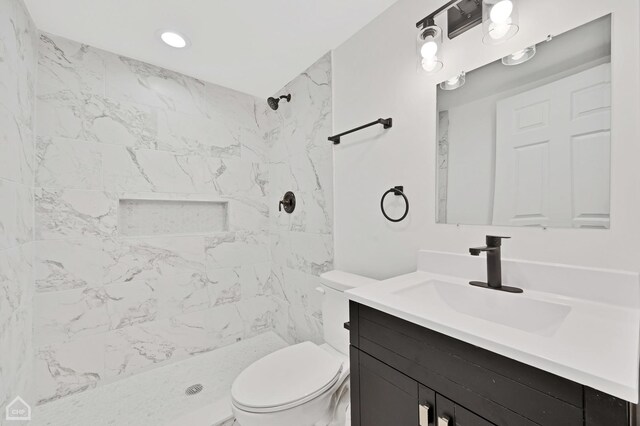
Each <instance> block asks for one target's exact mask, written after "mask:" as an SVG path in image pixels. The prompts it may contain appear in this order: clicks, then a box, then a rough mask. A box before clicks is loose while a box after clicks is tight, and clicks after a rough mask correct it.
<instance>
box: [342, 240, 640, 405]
mask: <svg viewBox="0 0 640 426" xmlns="http://www.w3.org/2000/svg"><path fill="white" fill-rule="evenodd" d="M421 256H422V257H423V258H422V259H421V261H419V264H420V265H421V269H428V268H429V264H430V263H431V264H432V265H436V264H437V267H434V268H432V269H435V270H436V271H437V272H440V273H434V272H427V271H424V270H422V271H418V272H414V273H410V274H407V275H402V276H399V277H396V278H391V279H388V280H384V281H379V282H377V283H374V284H371V285H367V286H363V287H359V288H356V289H353V290H350V291H348V292H347V294H348V297H349V298H350V299H351V300H353V301H356V302H358V303H361V304H364V305H367V306H370V307H372V308H374V309H377V310H380V311H382V312H386V313H388V314H390V315H393V316H396V317H398V318H402V319H404V320H407V321H410V322H412V323H415V324H418V325H421V326H423V327H426V328H429V329H431V330H435V331H437V332H440V333H443V334H445V335H448V336H450V337H453V338H456V339H459V340H462V341H465V342H468V343H471V344H473V345H476V346H479V347H482V348H484V349H487V350H490V351H492V352H495V353H498V354H501V355H504V356H506V357H509V358H512V359H515V360H518V361H521V362H523V363H525V364H529V365H532V366H534V367H537V368H540V369H542V370H546V371H549V372H551V373H554V374H557V375H558V376H561V377H565V378H567V379H569V380H573V381H575V382H578V383H581V384H584V385H586V386H590V387H592V388H594V389H598V390H600V391H603V392H606V393H608V394H611V395H614V396H616V397H619V398H622V399H624V400H627V401H630V402H633V403H637V402H638V363H639V348H640V309H639V306H640V297H639V296H638V288H637V287H638V276H637V274H633V273H626V272H617V271H603V270H589V269H585V268H576V274H577V275H576V278H580V282H579V283H578V284H577V285H576V284H575V283H570V284H568V285H567V286H568V287H562V283H563V282H565V281H568V277H571V272H572V270H573V269H574V268H571V267H566V266H564V265H547V264H536V263H532V262H518V261H505V262H504V264H503V277H505V278H504V279H503V283H504V284H505V285H514V286H518V287H522V288H524V289H525V292H524V293H522V294H509V293H504V292H497V291H494V290H487V289H483V288H477V287H472V286H470V285H468V281H469V280H470V279H476V280H477V279H480V280H484V278H485V277H484V275H479V276H478V275H473V276H468V277H467V276H466V275H465V274H477V273H478V272H479V271H481V270H482V269H483V268H482V267H483V266H484V259H481V260H482V263H478V262H477V260H467V259H468V258H470V256H465V257H462V256H461V255H454V254H451V255H449V254H444V253H436V252H421ZM425 259H426V260H425ZM443 259H444V260H445V261H444V262H443ZM475 259H478V258H475ZM458 261H461V262H462V264H458ZM447 263H449V264H450V265H452V267H454V268H455V274H454V273H453V272H452V275H458V276H452V275H449V274H446V275H444V274H442V273H441V272H443V271H444V272H449V271H447V268H446V267H443V264H444V265H446V264H447ZM554 268H556V269H557V270H555V269H554ZM451 271H454V269H451ZM540 271H542V272H543V274H541V275H540V276H544V278H545V280H546V282H545V283H544V284H543V285H541V286H537V285H535V284H532V281H535V279H532V276H535V275H536V274H537V273H538V272H540ZM581 274H582V275H581ZM602 274H604V275H605V276H608V279H607V281H605V282H600V283H599V286H600V288H601V290H600V291H602V292H616V291H618V292H623V293H624V292H628V294H626V295H625V294H622V295H621V296H622V297H620V298H616V297H611V296H608V297H605V296H603V297H600V298H598V291H599V290H598V289H597V288H593V287H594V286H597V285H598V282H597V280H595V279H590V278H588V277H592V278H602V277H601V275H602ZM460 275H462V276H464V278H463V277H461V276H460ZM505 279H507V281H505ZM508 279H510V280H511V281H508ZM555 279H557V280H558V282H557V283H554V284H555V285H556V286H557V287H558V288H559V293H560V294H558V293H556V292H554V293H551V292H548V291H539V290H538V287H542V288H545V289H547V288H548V287H549V285H550V284H549V281H551V282H553V281H554V280H555ZM433 281H443V282H446V283H447V284H446V285H453V286H454V287H453V290H455V291H454V292H453V294H456V295H458V294H462V295H463V297H465V298H467V299H468V300H467V301H466V302H465V303H467V304H469V303H473V302H472V301H475V300H485V301H486V300H488V299H487V298H488V297H492V298H493V297H495V298H502V299H500V301H501V303H503V306H504V303H505V302H506V303H508V302H509V301H510V300H513V299H504V298H526V299H527V300H529V301H533V302H531V303H533V304H534V306H535V304H536V303H538V302H543V303H552V304H557V305H563V306H568V307H570V311H569V313H568V314H566V317H564V318H563V319H562V320H561V321H560V322H559V325H557V326H556V327H551V329H548V330H546V331H544V332H542V333H541V332H532V331H524V330H522V329H518V328H514V327H511V326H509V325H506V324H501V323H499V322H495V321H489V320H485V319H481V318H478V317H476V316H473V315H469V314H466V313H461V312H460V309H454V308H453V307H452V306H451V304H450V303H447V301H446V300H444V299H446V298H443V297H441V296H439V294H438V292H437V291H435V290H428V288H427V289H426V290H424V291H423V292H422V293H421V296H422V297H406V296H402V292H403V290H407V291H411V289H412V288H415V287H416V285H418V284H420V283H426V282H433ZM616 281H619V285H616ZM458 285H459V286H464V287H458ZM427 287H428V286H427ZM560 287H562V288H560ZM581 288H582V289H583V290H584V291H583V293H584V294H586V295H587V296H588V297H587V298H582V297H580V296H579V295H580V294H581V293H580V292H579V291H578V293H577V294H574V293H575V292H576V289H577V290H580V289H581ZM489 295H490V296H489ZM629 299H632V300H629ZM521 300H522V299H521ZM603 300H604V301H605V302H603ZM449 302H451V301H449ZM527 303H529V302H527ZM567 310H568V308H567ZM523 315H525V313H523Z"/></svg>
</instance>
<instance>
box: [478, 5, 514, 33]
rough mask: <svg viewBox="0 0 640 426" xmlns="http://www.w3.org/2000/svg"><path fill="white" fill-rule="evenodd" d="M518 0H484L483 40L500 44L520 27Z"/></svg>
mask: <svg viewBox="0 0 640 426" xmlns="http://www.w3.org/2000/svg"><path fill="white" fill-rule="evenodd" d="M517 2H518V0H482V34H483V37H482V42H483V43H484V44H500V43H504V42H505V41H507V40H509V39H510V38H511V37H513V36H514V35H516V34H517V33H518V30H519V29H520V26H519V19H518V3H517Z"/></svg>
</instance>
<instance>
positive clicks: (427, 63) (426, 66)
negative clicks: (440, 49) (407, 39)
mask: <svg viewBox="0 0 640 426" xmlns="http://www.w3.org/2000/svg"><path fill="white" fill-rule="evenodd" d="M438 65H439V62H438V61H437V60H435V58H431V59H426V58H425V59H423V60H422V69H423V70H425V71H426V72H431V71H435V69H436V67H437V66H438Z"/></svg>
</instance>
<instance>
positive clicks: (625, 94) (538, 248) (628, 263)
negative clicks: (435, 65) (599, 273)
mask: <svg viewBox="0 0 640 426" xmlns="http://www.w3.org/2000/svg"><path fill="white" fill-rule="evenodd" d="M441 3H442V2H441V1H433V0H431V1H428V2H425V1H423V0H400V1H399V2H398V3H396V4H395V5H394V6H393V7H391V8H390V9H389V10H388V11H387V12H385V13H384V14H383V15H381V16H380V17H378V19H376V20H375V21H374V22H372V23H371V24H370V25H368V26H367V27H366V28H364V29H363V30H362V31H360V32H359V33H358V34H356V35H355V36H354V37H353V38H352V39H350V40H349V41H347V42H346V43H345V44H343V45H342V46H340V47H339V48H337V49H336V50H335V51H334V54H333V66H334V68H333V69H334V129H335V130H336V131H341V130H342V129H348V128H351V127H353V126H354V125H359V124H362V123H365V122H368V121H371V120H372V119H375V118H378V117H393V119H394V127H393V128H392V129H390V130H388V131H386V132H384V133H383V132H382V130H381V129H380V128H379V127H375V128H372V129H369V130H368V131H366V132H362V133H358V134H356V135H351V136H350V137H345V138H344V139H343V143H342V144H341V145H339V146H338V147H336V148H335V150H334V169H335V171H334V175H335V176H334V182H335V184H334V197H335V198H334V200H335V201H334V205H335V225H334V226H335V228H334V229H335V263H336V267H337V268H339V269H345V270H348V271H352V272H356V273H362V274H365V275H369V276H373V277H389V276H392V275H395V274H398V273H403V272H407V271H411V270H413V269H415V266H416V261H415V257H416V250H418V249H421V248H424V249H435V250H443V251H451V252H457V253H466V252H467V248H468V247H470V246H473V245H477V244H479V243H482V242H483V241H484V236H485V235H486V234H491V233H497V234H500V235H502V234H506V235H510V236H512V237H513V239H512V240H510V241H509V242H507V243H506V244H505V252H506V256H508V257H511V258H522V259H530V260H538V261H549V262H560V263H569V264H580V265H588V266H594V267H607V268H621V269H628V270H640V247H639V246H638V237H639V236H640V224H639V223H638V218H639V217H640V197H639V196H638V195H639V189H640V188H639V183H640V172H638V160H640V142H639V141H638V134H639V124H640V123H639V122H638V119H637V118H638V116H640V97H639V96H638V92H639V87H640V86H639V81H638V78H637V76H638V74H639V72H640V66H639V62H640V61H639V58H640V57H639V51H638V39H639V28H640V26H639V25H638V17H639V11H638V2H637V1H629V0H612V1H608V2H602V1H596V0H588V1H587V0H565V1H562V2H558V1H554V0H539V1H527V2H520V8H521V9H520V26H521V29H520V32H519V34H518V35H517V36H516V37H514V38H513V39H512V40H510V41H509V42H507V43H505V44H503V45H500V46H484V45H483V44H482V41H481V39H482V36H481V28H480V27H479V26H478V27H476V28H474V29H473V30H471V31H469V32H467V33H465V34H463V35H462V36H460V37H458V38H456V39H455V40H453V41H447V42H446V43H445V46H444V47H445V49H446V50H445V55H446V56H445V58H444V59H445V67H444V69H443V70H442V71H441V72H440V73H439V74H438V75H436V76H427V75H425V74H421V73H417V72H416V61H417V58H416V51H415V38H416V34H417V30H416V28H415V22H416V21H418V20H419V19H420V18H422V17H424V16H425V15H426V14H428V13H429V12H431V11H432V10H434V9H435V8H437V7H438V6H440V4H441ZM610 12H613V29H612V31H613V36H612V43H613V46H612V67H613V75H612V79H613V92H612V101H613V104H612V114H613V122H612V126H613V140H612V192H611V209H612V222H611V229H610V230H585V229H580V230H574V229H550V230H546V231H544V230H541V229H528V228H518V229H516V228H500V227H491V226H460V227H456V226H455V225H439V224H436V223H435V211H436V206H435V201H436V193H435V188H436V186H435V183H436V182H435V176H436V169H435V155H436V130H435V127H436V122H437V114H436V97H435V91H436V89H435V88H436V86H435V85H436V83H438V82H439V81H441V80H444V79H446V78H449V77H451V76H452V75H454V74H456V73H458V72H459V71H460V70H467V71H468V70H471V69H475V68H477V67H479V66H481V65H482V64H485V63H488V62H491V61H494V60H496V59H498V58H499V57H501V56H504V55H506V54H509V53H511V52H513V51H516V50H519V49H521V48H523V47H524V46H528V45H531V44H533V43H536V42H539V41H540V40H542V39H544V38H545V37H546V36H547V35H548V34H550V33H551V34H559V33H562V32H564V31H567V30H569V29H572V28H574V27H576V26H579V25H581V24H584V23H586V22H588V21H591V20H593V19H596V18H598V17H600V16H603V15H605V14H607V13H610ZM400 184H402V185H404V186H405V191H406V194H407V195H408V197H409V199H410V201H411V213H410V215H409V217H408V218H407V219H406V220H405V222H403V223H400V224H392V223H390V222H387V221H386V220H385V219H384V218H383V217H382V214H381V213H380V210H379V199H380V196H381V195H382V193H383V192H384V191H385V190H386V189H388V188H389V187H391V186H393V185H400Z"/></svg>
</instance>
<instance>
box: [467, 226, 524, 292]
mask: <svg viewBox="0 0 640 426" xmlns="http://www.w3.org/2000/svg"><path fill="white" fill-rule="evenodd" d="M504 238H511V237H495V236H493V235H487V246H486V247H476V248H470V249H469V253H471V256H480V253H482V252H483V251H486V252H487V282H486V283H484V282H482V281H471V282H469V284H471V285H474V286H476V287H483V288H489V289H492V290H501V291H506V292H509V293H522V291H523V290H522V289H521V288H516V287H509V286H506V285H502V262H501V260H500V252H501V250H500V247H501V246H502V240H503V239H504Z"/></svg>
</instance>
